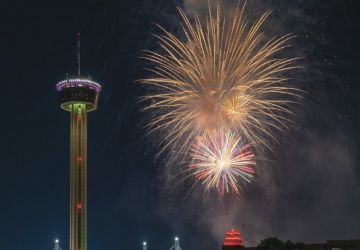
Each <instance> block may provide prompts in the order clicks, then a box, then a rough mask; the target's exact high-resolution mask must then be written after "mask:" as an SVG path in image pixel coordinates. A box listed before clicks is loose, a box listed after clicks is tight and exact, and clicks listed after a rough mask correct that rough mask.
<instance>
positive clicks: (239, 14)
mask: <svg viewBox="0 0 360 250" xmlns="http://www.w3.org/2000/svg"><path fill="white" fill-rule="evenodd" d="M179 12H180V14H181V16H182V20H183V22H182V31H183V34H184V37H185V38H186V39H185V41H184V42H183V41H181V40H180V39H179V38H177V37H176V36H175V35H173V34H171V33H170V32H167V31H166V30H163V31H164V34H163V35H161V36H157V38H158V40H159V45H160V47H161V48H162V52H159V53H157V52H152V51H146V52H145V56H144V57H145V58H146V59H147V60H149V61H150V62H152V63H153V64H155V66H154V67H153V68H151V69H150V71H151V72H152V77H150V78H147V79H143V80H141V82H142V83H143V84H145V85H148V86H151V87H152V88H151V89H152V90H153V92H151V93H150V94H148V95H147V96H145V97H144V99H145V100H148V101H149V103H150V104H149V105H148V106H147V107H145V108H144V110H145V111H153V118H152V120H151V121H150V122H149V124H148V127H149V133H152V132H155V131H160V132H161V135H162V136H163V138H162V145H163V147H162V149H161V152H162V151H163V150H165V149H166V148H168V147H171V148H172V149H173V150H176V151H177V152H183V153H184V152H185V153H186V152H188V151H189V149H190V147H191V145H192V143H193V140H194V138H195V137H196V136H206V135H207V134H208V133H211V131H214V130H219V129H220V130H229V131H234V132H237V133H238V134H240V135H242V136H243V138H244V140H246V141H247V142H249V143H251V144H252V145H256V146H258V145H265V146H267V147H268V148H270V146H269V144H268V143H267V141H268V139H270V138H273V139H275V140H276V138H275V137H274V136H273V135H272V131H273V130H274V129H278V130H281V131H285V130H286V129H287V123H288V121H289V118H288V116H289V114H291V111H290V110H289V109H288V105H289V103H292V102H293V101H292V99H293V97H294V96H299V90H297V89H295V88H292V87H289V86H288V85H287V84H286V83H287V78H286V77H283V76H282V75H283V72H285V71H288V70H290V69H292V68H296V66H295V65H294V62H295V61H296V59H295V58H290V59H287V58H276V57H275V56H276V54H277V53H278V52H279V51H281V50H283V49H284V48H285V47H287V43H288V41H289V40H290V39H291V38H292V36H291V35H285V36H282V37H279V38H273V39H270V40H268V41H265V38H264V35H263V33H262V32H261V27H262V24H263V23H264V22H265V20H266V19H267V17H268V16H269V14H270V12H266V13H265V14H264V15H262V16H261V17H260V18H259V19H258V20H257V21H256V22H254V24H253V25H252V26H251V27H249V26H248V25H247V20H246V16H245V14H244V6H243V7H238V8H237V9H236V11H235V15H234V17H233V18H232V19H231V20H227V19H226V18H222V17H221V10H220V4H219V2H218V5H217V8H216V13H212V12H211V8H210V7H209V13H208V19H207V21H206V22H205V23H201V21H200V19H199V18H198V17H197V16H195V18H194V24H192V23H191V22H190V20H189V18H188V17H187V16H186V15H185V13H184V12H183V11H182V10H179Z"/></svg>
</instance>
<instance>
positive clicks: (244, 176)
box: [190, 132, 256, 195]
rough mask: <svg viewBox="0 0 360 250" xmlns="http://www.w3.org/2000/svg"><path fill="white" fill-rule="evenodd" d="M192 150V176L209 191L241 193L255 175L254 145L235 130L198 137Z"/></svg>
mask: <svg viewBox="0 0 360 250" xmlns="http://www.w3.org/2000/svg"><path fill="white" fill-rule="evenodd" d="M190 151H191V156H192V163H191V164H190V171H191V175H193V176H195V177H196V178H197V180H198V181H200V182H201V183H202V184H203V185H204V186H205V187H206V189H208V190H210V189H216V190H217V191H218V192H219V193H220V194H221V195H223V194H225V193H230V192H234V193H236V194H239V192H240V190H241V189H242V188H241V187H242V185H241V184H242V182H245V183H250V182H251V181H252V180H253V178H254V174H255V170H254V166H255V164H256V163H255V155H254V154H253V152H252V150H251V146H250V145H249V144H243V143H242V142H241V137H240V136H236V135H235V134H233V133H230V132H228V133H226V134H223V133H217V134H215V135H211V136H209V135H208V136H206V138H197V140H196V143H194V145H193V146H192V147H191V149H190Z"/></svg>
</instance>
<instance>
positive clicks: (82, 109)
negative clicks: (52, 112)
mask: <svg viewBox="0 0 360 250" xmlns="http://www.w3.org/2000/svg"><path fill="white" fill-rule="evenodd" d="M76 59H77V74H76V75H75V76H74V77H68V78H67V79H65V80H63V81H61V82H59V83H58V84H57V85H56V89H57V91H59V94H60V107H61V108H62V109H63V110H65V111H69V112H70V248H69V250H87V113H88V112H90V111H94V110H96V108H97V104H98V101H99V94H100V91H101V85H100V84H99V83H97V82H95V81H93V80H92V79H91V78H87V77H83V76H81V74H80V33H78V34H77V49H76Z"/></svg>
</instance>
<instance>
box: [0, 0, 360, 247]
mask: <svg viewBox="0 0 360 250" xmlns="http://www.w3.org/2000/svg"><path fill="white" fill-rule="evenodd" d="M199 2H201V1H200V0H199ZM199 2H195V1H190V0H187V1H185V2H181V1H175V0H173V1H169V0H153V1H150V0H118V1H115V0H114V1H104V0H92V1H41V0H35V1H21V0H17V1H6V2H5V1H3V2H2V4H1V5H2V6H1V8H0V30H1V39H0V57H1V60H0V63H1V65H0V72H1V84H2V93H1V100H2V101H1V103H2V115H1V123H0V128H1V129H0V131H1V132H0V133H1V144H0V147H1V148H0V152H1V157H0V168H1V175H0V197H1V202H0V235H1V237H0V249H3V250H24V249H34V250H35V249H36V250H46V249H51V248H52V241H53V239H54V238H55V237H58V238H60V239H61V242H62V247H63V249H68V217H69V214H68V212H69V208H68V206H69V204H68V202H69V197H68V191H69V161H68V157H69V114H67V113H66V112H63V111H62V110H61V109H60V107H59V102H58V95H57V93H56V90H55V84H56V82H57V81H59V80H62V79H63V78H64V77H65V74H66V73H72V72H74V71H75V57H74V50H75V42H74V37H75V33H76V32H81V33H82V72H83V73H84V74H85V75H86V74H91V75H92V77H93V78H94V79H96V80H98V81H99V82H101V83H103V92H102V93H101V103H100V106H99V109H98V110H97V111H96V112H94V113H90V115H89V131H88V133H89V146H88V147H89V148H88V153H89V165H88V167H89V211H88V213H89V214H88V222H89V223H88V224H89V228H88V234H89V235H88V238H89V244H88V246H89V247H88V248H89V250H96V249H97V250H117V249H129V250H135V249H141V242H142V241H143V240H144V239H146V240H147V241H148V242H149V249H150V250H151V249H168V248H169V247H170V246H171V243H172V238H173V236H174V235H179V236H180V240H181V245H182V248H183V249H184V250H186V249H188V250H191V249H203V250H205V249H206V250H210V249H214V250H216V249H220V245H221V242H220V241H221V239H222V237H223V234H224V232H225V231H224V230H225V229H226V228H228V227H229V226H235V227H238V228H239V229H240V230H241V231H242V233H243V235H244V239H245V241H246V242H247V244H250V245H253V244H256V242H257V241H258V240H259V239H262V238H265V237H268V236H278V237H280V238H282V239H291V240H294V241H300V240H301V241H305V242H322V241H325V240H326V239H349V238H356V237H357V238H359V235H360V224H359V223H358V222H359V221H360V215H359V212H358V211H360V181H359V177H360V168H359V157H358V151H359V149H358V147H359V139H360V138H359V132H358V131H359V111H358V110H359V106H360V105H359V104H360V99H359V81H360V70H359V61H360V28H359V23H360V16H359V15H358V13H359V11H360V3H358V1H355V0H353V1H352V0H348V1H340V0H321V1H301V0H297V1H291V3H290V2H288V1H286V2H285V1H280V0H272V1H261V0H252V1H249V9H250V10H251V13H252V15H255V16H256V15H257V13H261V12H262V11H263V10H266V9H268V8H272V9H274V13H273V15H272V17H271V18H270V20H269V23H268V25H266V27H265V28H266V30H265V31H266V32H267V33H269V34H271V35H273V34H278V35H281V34H285V33H288V32H294V33H295V34H297V36H298V37H297V39H296V42H295V43H294V47H293V51H291V50H290V51H289V53H294V54H295V55H300V56H303V57H304V60H303V64H304V65H305V69H304V70H303V72H301V73H299V74H298V75H296V77H297V80H298V84H299V86H300V87H302V88H304V89H306V90H307V92H308V95H307V96H306V99H305V101H304V104H303V105H302V106H301V107H299V108H298V111H297V113H298V116H297V119H296V124H295V125H294V126H293V128H292V130H291V131H290V133H289V135H287V136H282V137H281V139H280V142H279V143H278V144H276V145H274V153H273V154H269V158H270V159H271V162H272V163H271V164H267V165H266V166H263V170H262V172H263V174H264V184H265V188H264V189H262V188H251V190H249V191H248V192H247V194H245V195H244V197H243V198H242V199H234V198H231V197H227V199H225V200H223V201H220V200H218V199H217V198H216V197H212V196H210V197H203V196H202V192H201V188H198V189H196V190H195V191H194V192H193V193H191V194H189V195H188V196H186V198H184V195H185V194H187V188H188V187H186V186H182V185H181V184H173V183H171V182H170V181H169V179H168V178H167V175H166V171H167V170H166V167H164V166H163V165H164V164H163V161H161V160H159V161H155V160H154V153H155V152H156V143H154V141H153V140H154V138H146V137H145V131H144V130H143V129H142V125H141V124H143V121H144V120H145V119H144V114H142V113H140V112H139V111H138V110H139V108H140V107H141V106H140V104H139V103H138V98H139V96H141V95H142V94H143V93H144V91H146V90H144V89H142V88H140V86H139V85H137V84H136V83H134V81H135V80H137V79H139V78H141V77H143V76H144V74H145V73H146V72H145V71H144V70H143V69H142V68H144V67H145V66H146V65H145V62H144V61H143V60H142V59H140V58H139V56H140V54H141V50H142V49H156V41H155V39H154V37H153V36H151V34H152V33H154V32H155V33H156V32H159V30H158V29H156V27H155V25H154V22H155V23H159V24H161V25H162V26H164V27H166V28H168V29H170V30H171V31H173V32H177V31H178V27H179V17H178V15H177V12H176V9H175V7H176V6H184V7H186V8H187V11H189V12H190V13H191V12H192V11H193V9H192V8H197V9H201V8H202V4H199ZM203 2H205V3H206V1H203ZM225 2H226V4H225V5H227V6H228V7H232V6H233V5H234V4H235V3H236V2H237V0H233V1H231V0H226V1H225ZM195 3H196V4H195ZM199 246H200V247H199Z"/></svg>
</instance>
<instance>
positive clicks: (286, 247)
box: [257, 237, 305, 250]
mask: <svg viewBox="0 0 360 250" xmlns="http://www.w3.org/2000/svg"><path fill="white" fill-rule="evenodd" d="M257 247H258V248H260V249H264V250H304V249H305V244H304V243H302V242H296V243H293V242H292V241H290V240H288V241H286V242H283V241H281V240H279V239H278V238H275V237H270V238H266V239H263V240H262V241H260V243H259V245H258V246H257Z"/></svg>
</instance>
